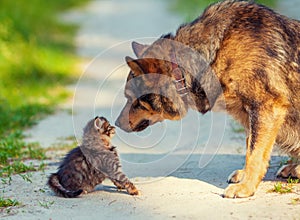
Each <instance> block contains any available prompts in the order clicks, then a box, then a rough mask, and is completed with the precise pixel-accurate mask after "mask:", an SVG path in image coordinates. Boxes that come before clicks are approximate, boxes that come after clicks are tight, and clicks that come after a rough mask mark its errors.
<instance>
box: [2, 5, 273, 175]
mask: <svg viewBox="0 0 300 220" xmlns="http://www.w3.org/2000/svg"><path fill="white" fill-rule="evenodd" d="M88 1H90V0H49V1H46V0H30V1H25V0H0V177H1V176H9V175H10V174H11V173H14V172H23V171H24V170H26V169H27V168H26V167H24V166H23V164H22V163H20V162H21V161H22V160H23V159H27V158H38V159H41V158H44V157H45V155H44V153H43V150H41V149H40V148H39V146H38V145H37V144H35V145H33V144H27V143H24V141H23V130H24V129H25V128H27V127H29V126H31V125H33V124H34V123H35V122H36V121H37V120H38V119H40V118H41V117H43V116H44V115H45V114H49V113H51V112H52V111H53V110H54V108H55V106H56V105H57V104H58V103H60V102H62V101H63V100H64V99H65V98H66V97H68V95H69V94H68V93H67V92H66V90H65V89H64V86H65V85H66V84H68V83H71V82H74V81H75V80H76V79H77V77H78V74H79V73H78V70H80V68H77V65H78V63H80V62H79V60H78V58H77V57H76V55H74V44H73V39H74V36H75V34H76V28H77V27H76V26H74V25H70V24H65V23H63V22H62V21H61V19H60V16H59V15H60V14H61V13H62V12H64V11H66V10H68V9H71V8H73V7H76V6H81V5H83V4H85V3H86V2H88ZM124 1H125V0H124ZM212 2H215V1H214V0H188V1H187V0H172V1H169V2H168V3H169V4H170V7H171V9H172V10H174V11H175V12H176V13H180V14H181V15H183V16H184V17H186V20H187V21H189V20H192V19H194V18H195V17H197V16H199V14H201V12H202V11H203V9H204V8H205V7H206V6H207V5H209V4H211V3H212ZM258 2H259V3H263V4H267V5H269V6H275V4H276V1H274V0H260V1H258ZM12 161H14V162H15V165H13V166H12ZM28 169H30V168H28Z"/></svg>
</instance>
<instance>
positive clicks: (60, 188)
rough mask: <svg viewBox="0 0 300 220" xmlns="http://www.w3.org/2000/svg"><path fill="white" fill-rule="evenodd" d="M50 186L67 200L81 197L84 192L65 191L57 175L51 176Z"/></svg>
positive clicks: (80, 190)
mask: <svg viewBox="0 0 300 220" xmlns="http://www.w3.org/2000/svg"><path fill="white" fill-rule="evenodd" d="M48 186H49V187H50V188H51V189H52V190H53V191H54V192H55V193H56V194H57V195H59V196H62V197H65V198H74V197H77V196H79V195H80V194H81V193H82V192H83V190H82V189H79V190H76V191H71V190H67V189H65V188H64V187H63V186H62V185H61V184H60V182H59V179H58V175H57V174H56V173H53V174H51V176H50V177H49V180H48Z"/></svg>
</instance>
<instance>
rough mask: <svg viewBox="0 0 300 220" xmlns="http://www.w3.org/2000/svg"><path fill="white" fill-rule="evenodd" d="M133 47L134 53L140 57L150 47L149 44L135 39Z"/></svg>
mask: <svg viewBox="0 0 300 220" xmlns="http://www.w3.org/2000/svg"><path fill="white" fill-rule="evenodd" d="M131 46H132V49H133V52H134V54H135V55H136V56H137V57H138V58H140V57H141V56H142V55H143V53H144V52H145V51H146V50H147V49H148V48H149V45H145V44H140V43H138V42H135V41H133V42H132V43H131Z"/></svg>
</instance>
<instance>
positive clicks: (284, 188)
mask: <svg viewBox="0 0 300 220" xmlns="http://www.w3.org/2000/svg"><path fill="white" fill-rule="evenodd" d="M298 183H299V179H292V178H288V179H287V183H282V182H277V183H275V184H274V188H273V189H271V190H269V191H268V192H275V193H279V194H286V193H292V192H293V189H294V186H295V184H298Z"/></svg>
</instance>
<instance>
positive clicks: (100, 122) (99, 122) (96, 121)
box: [94, 117, 103, 131]
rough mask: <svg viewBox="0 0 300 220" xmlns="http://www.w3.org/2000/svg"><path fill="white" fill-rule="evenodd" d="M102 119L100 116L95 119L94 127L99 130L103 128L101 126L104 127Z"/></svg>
mask: <svg viewBox="0 0 300 220" xmlns="http://www.w3.org/2000/svg"><path fill="white" fill-rule="evenodd" d="M102 124H103V123H102V121H101V119H100V118H99V117H96V118H95V121H94V127H95V128H96V129H97V130H98V131H100V129H101V127H102Z"/></svg>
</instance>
